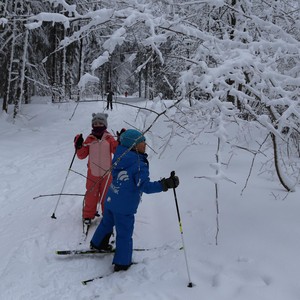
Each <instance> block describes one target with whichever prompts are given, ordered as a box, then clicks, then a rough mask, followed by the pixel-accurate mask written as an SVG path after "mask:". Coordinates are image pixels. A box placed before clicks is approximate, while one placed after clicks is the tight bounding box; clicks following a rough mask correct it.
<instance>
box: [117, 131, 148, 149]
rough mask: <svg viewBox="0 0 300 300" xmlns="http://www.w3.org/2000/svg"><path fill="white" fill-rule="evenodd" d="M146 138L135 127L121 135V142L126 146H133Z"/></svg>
mask: <svg viewBox="0 0 300 300" xmlns="http://www.w3.org/2000/svg"><path fill="white" fill-rule="evenodd" d="M145 140H146V139H145V137H144V136H143V134H142V133H141V132H140V131H138V130H135V129H127V130H126V131H125V132H123V133H122V134H121V136H120V143H121V145H122V146H124V147H126V148H132V147H134V146H136V145H137V144H139V143H141V142H144V141H145Z"/></svg>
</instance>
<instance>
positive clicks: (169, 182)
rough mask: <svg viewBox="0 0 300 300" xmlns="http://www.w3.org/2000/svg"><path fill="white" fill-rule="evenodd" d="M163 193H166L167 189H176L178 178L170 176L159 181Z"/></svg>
mask: <svg viewBox="0 0 300 300" xmlns="http://www.w3.org/2000/svg"><path fill="white" fill-rule="evenodd" d="M160 182H161V184H162V186H163V191H164V192H166V191H167V190H168V189H172V188H177V187H178V185H179V178H178V176H170V177H169V178H167V179H166V178H163V179H162V180H161V181H160Z"/></svg>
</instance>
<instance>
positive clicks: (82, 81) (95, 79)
mask: <svg viewBox="0 0 300 300" xmlns="http://www.w3.org/2000/svg"><path fill="white" fill-rule="evenodd" d="M90 82H91V83H98V82H99V78H98V77H96V76H93V75H91V74H89V73H86V74H84V75H83V76H82V77H81V78H80V80H79V82H78V88H79V90H80V91H81V92H82V91H84V90H85V87H86V85H87V84H88V83H90Z"/></svg>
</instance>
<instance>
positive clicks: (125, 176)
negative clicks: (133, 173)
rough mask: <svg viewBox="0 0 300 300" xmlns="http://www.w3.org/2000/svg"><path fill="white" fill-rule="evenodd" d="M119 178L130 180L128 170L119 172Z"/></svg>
mask: <svg viewBox="0 0 300 300" xmlns="http://www.w3.org/2000/svg"><path fill="white" fill-rule="evenodd" d="M118 180H120V181H127V180H129V176H128V174H127V171H121V172H119V174H118Z"/></svg>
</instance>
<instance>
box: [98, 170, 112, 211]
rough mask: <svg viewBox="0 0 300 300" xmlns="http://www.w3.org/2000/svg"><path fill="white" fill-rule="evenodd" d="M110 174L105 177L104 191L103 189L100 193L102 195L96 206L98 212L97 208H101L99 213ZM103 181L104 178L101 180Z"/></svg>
mask: <svg viewBox="0 0 300 300" xmlns="http://www.w3.org/2000/svg"><path fill="white" fill-rule="evenodd" d="M110 173H111V172H108V174H107V175H106V176H107V179H106V182H105V185H104V189H103V191H102V195H101V197H100V200H99V203H98V205H97V211H99V208H100V206H101V211H102V204H101V203H102V201H103V196H104V194H105V191H106V188H107V183H108V180H109V177H110ZM103 179H104V178H103ZM102 215H103V211H102Z"/></svg>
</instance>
